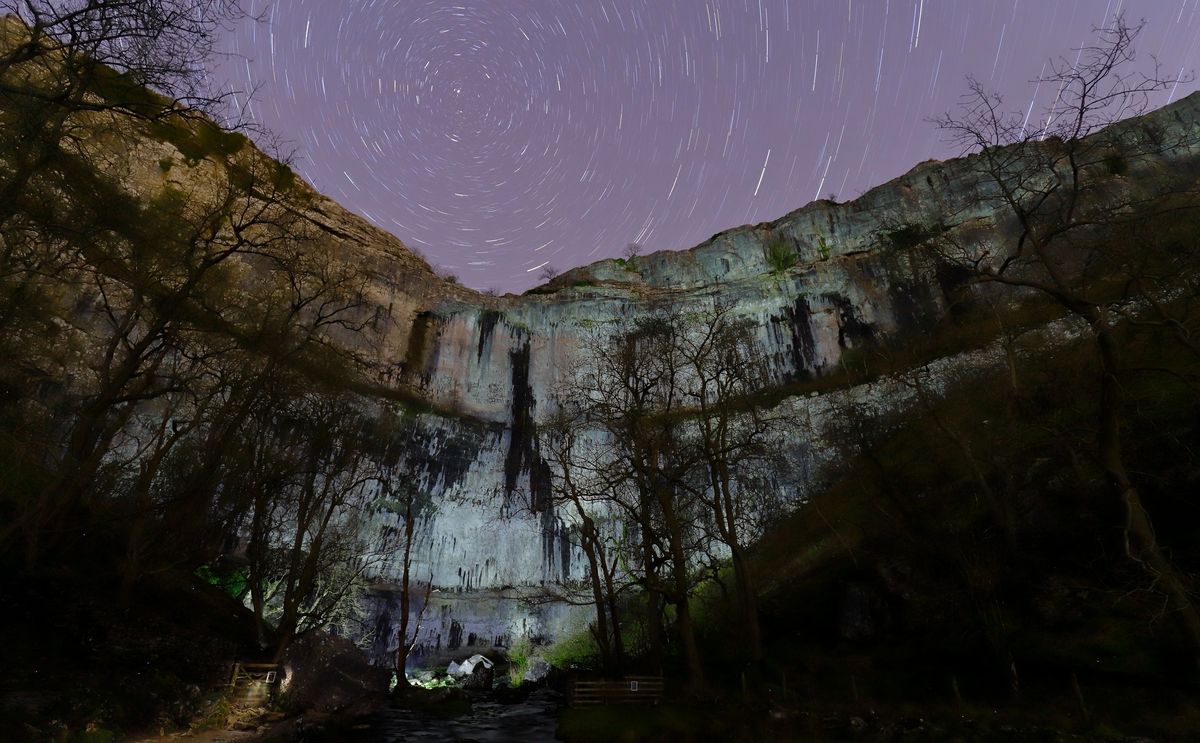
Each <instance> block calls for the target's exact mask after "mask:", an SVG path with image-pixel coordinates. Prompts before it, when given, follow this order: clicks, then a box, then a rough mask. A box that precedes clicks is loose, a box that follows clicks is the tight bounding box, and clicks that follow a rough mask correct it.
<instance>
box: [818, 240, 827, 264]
mask: <svg viewBox="0 0 1200 743" xmlns="http://www.w3.org/2000/svg"><path fill="white" fill-rule="evenodd" d="M817 250H818V251H819V252H820V253H821V260H823V261H827V260H829V244H828V243H826V242H825V236H824V235H817Z"/></svg>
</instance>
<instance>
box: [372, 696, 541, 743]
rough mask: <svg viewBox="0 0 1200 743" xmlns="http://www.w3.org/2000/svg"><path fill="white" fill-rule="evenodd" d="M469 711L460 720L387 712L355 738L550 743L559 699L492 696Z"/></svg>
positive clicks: (381, 742)
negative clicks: (506, 701)
mask: <svg viewBox="0 0 1200 743" xmlns="http://www.w3.org/2000/svg"><path fill="white" fill-rule="evenodd" d="M471 703H472V709H471V713H470V714H468V715H463V716H462V717H452V718H445V717H437V716H434V715H429V714H425V713H421V712H413V711H411V710H402V709H389V710H386V711H384V712H381V713H380V714H379V715H378V716H377V717H375V718H374V719H373V720H372V721H371V725H370V728H369V729H368V730H365V731H363V732H362V733H361V734H360V735H356V736H355V738H354V739H355V741H356V742H361V743H399V742H400V741H404V743H409V742H410V741H438V743H448V742H450V741H462V742H464V743H465V742H466V741H476V742H477V743H507V742H508V741H514V742H518V741H519V742H520V743H540V742H541V741H553V740H555V737H554V729H555V727H556V726H557V725H558V711H559V709H561V707H562V695H561V694H559V693H558V692H555V691H552V690H550V689H538V690H537V691H535V692H534V693H532V694H530V695H529V698H528V699H526V700H525V701H523V702H520V703H518V704H500V703H499V702H497V701H495V698H494V697H493V696H492V695H491V694H486V693H481V694H478V695H476V694H472V695H471Z"/></svg>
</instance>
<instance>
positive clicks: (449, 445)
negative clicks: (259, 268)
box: [85, 94, 1200, 659]
mask: <svg viewBox="0 0 1200 743" xmlns="http://www.w3.org/2000/svg"><path fill="white" fill-rule="evenodd" d="M1120 126H1123V127H1131V128H1133V129H1134V130H1135V131H1142V130H1145V131H1146V132H1150V133H1152V135H1153V136H1157V137H1162V138H1163V139H1166V140H1170V139H1171V135H1173V134H1183V133H1185V132H1186V133H1187V134H1189V136H1187V137H1185V138H1184V139H1186V140H1187V141H1189V142H1191V143H1192V145H1191V146H1190V147H1183V148H1168V149H1165V150H1164V151H1163V152H1162V154H1161V156H1159V157H1157V158H1155V159H1153V160H1149V161H1138V162H1135V163H1133V164H1132V165H1131V166H1130V168H1129V169H1128V171H1127V172H1124V173H1123V174H1122V175H1121V176H1116V177H1114V178H1113V179H1112V184H1111V185H1110V186H1109V188H1111V189H1113V190H1114V191H1116V192H1120V193H1122V194H1136V193H1137V192H1138V190H1139V189H1141V188H1143V187H1144V186H1143V182H1144V181H1146V180H1148V179H1152V178H1160V177H1162V176H1163V174H1164V173H1166V174H1175V175H1178V174H1180V173H1188V172H1192V171H1194V169H1195V167H1196V163H1197V161H1198V160H1200V149H1198V148H1197V147H1196V146H1195V142H1196V141H1197V140H1198V139H1200V136H1197V135H1200V94H1197V95H1193V96H1191V97H1189V98H1187V99H1185V100H1182V101H1179V102H1177V103H1175V104H1174V105H1172V106H1169V107H1167V108H1164V109H1162V110H1159V111H1156V112H1154V113H1152V114H1150V115H1148V116H1145V117H1142V118H1140V119H1136V120H1131V121H1130V122H1126V123H1124V124H1121V125H1120ZM1096 136H1103V133H1101V134H1100V135H1096ZM1147 136H1151V134H1148V135H1147ZM85 146H86V147H88V148H90V150H91V152H90V153H89V155H90V159H92V160H93V161H95V162H99V163H104V164H105V167H106V169H107V170H109V171H110V172H113V173H116V174H119V178H120V180H121V182H122V183H123V184H124V185H125V187H126V188H127V189H129V190H130V191H132V192H134V193H136V194H138V195H139V196H143V197H147V198H148V197H150V196H152V195H153V194H155V193H157V192H160V191H162V190H163V189H164V188H165V187H167V186H170V187H172V188H174V189H177V190H182V191H188V190H195V189H199V190H204V189H205V188H207V186H206V185H205V184H209V183H213V182H217V181H219V180H220V179H221V178H222V177H225V175H226V174H224V173H223V171H224V170H225V169H227V163H226V164H222V163H221V162H220V161H219V160H215V159H211V158H206V157H195V156H193V154H191V153H189V152H188V151H187V146H186V145H185V144H181V143H180V142H178V141H173V140H172V139H171V138H169V137H167V138H163V137H155V136H153V133H152V132H151V133H147V132H143V133H142V136H137V137H132V138H131V137H122V138H103V137H96V138H93V139H92V140H90V141H89V142H87V143H86V145H85ZM1047 146H1053V143H1048V144H1047ZM251 156H252V157H255V158H262V157H265V156H261V155H258V154H253V153H252V155H251ZM164 163H167V164H166V165H164ZM297 187H298V188H299V189H301V190H302V191H304V195H305V198H304V200H303V203H304V204H305V206H304V211H303V215H302V216H303V218H304V220H305V221H306V222H307V223H308V224H309V225H310V226H311V227H312V228H313V229H314V230H315V231H316V232H318V233H320V235H321V238H322V242H321V244H322V246H323V249H324V250H327V251H328V252H329V254H330V255H331V256H334V257H335V258H336V259H337V260H338V261H342V262H345V263H347V264H352V265H354V266H356V267H357V268H359V269H360V270H361V271H363V272H364V273H365V275H366V282H365V284H364V286H363V289H362V294H363V297H364V298H365V300H366V301H365V303H364V308H363V309H361V310H360V319H361V320H362V321H363V324H364V329H363V330H362V331H361V332H358V333H354V334H350V333H347V334H344V335H343V336H340V337H336V338H335V340H337V341H338V342H340V343H342V344H343V345H344V346H346V347H347V348H348V349H349V350H352V351H353V352H354V353H355V355H356V356H357V357H358V358H360V359H363V360H364V361H365V362H366V368H367V369H368V370H369V371H368V373H367V377H368V381H367V383H366V384H364V385H362V387H361V389H359V390H358V392H359V393H360V395H361V396H362V403H363V406H364V408H366V409H368V410H370V409H372V408H374V409H380V408H384V407H390V408H394V409H395V410H396V411H397V412H400V413H402V414H403V416H404V418H405V421H406V424H405V426H404V432H403V438H402V440H399V441H391V442H379V445H380V450H381V451H393V452H394V453H395V457H394V460H395V465H394V470H393V472H394V477H395V478H396V479H397V480H414V479H415V481H416V484H417V486H418V487H419V489H420V490H421V491H422V492H423V493H425V494H427V495H429V496H430V497H431V500H432V502H433V503H434V504H435V507H434V508H433V509H430V510H429V511H428V512H427V513H426V514H425V517H424V519H423V520H422V522H421V524H420V528H419V529H418V530H417V534H416V547H415V550H414V555H413V566H412V574H413V576H414V577H415V578H416V579H418V580H422V581H424V580H427V579H429V580H431V582H432V584H433V586H434V592H433V593H431V595H430V604H431V606H430V607H428V608H427V609H425V611H424V621H423V624H422V627H423V629H422V636H421V637H420V638H419V640H418V648H417V650H418V652H417V656H418V657H419V656H420V654H421V652H425V653H426V654H434V655H436V654H439V653H444V652H454V653H456V654H461V653H463V652H465V651H464V650H461V648H464V647H465V646H469V645H478V646H490V645H493V644H499V645H504V644H507V642H509V641H511V639H513V638H514V637H516V636H520V635H532V636H541V637H548V636H556V635H561V634H562V633H564V632H568V631H571V630H573V629H578V628H581V627H582V626H583V623H584V622H585V621H586V619H585V615H586V611H584V610H581V609H579V608H569V607H564V606H534V607H533V608H530V605H529V604H528V603H527V602H523V601H521V600H520V599H521V598H522V597H525V596H528V595H531V594H534V593H536V592H537V591H538V589H539V588H540V587H542V586H545V585H552V584H555V583H561V582H570V581H574V580H579V579H582V578H583V571H582V567H583V560H582V559H581V556H580V555H579V554H578V552H577V551H576V548H574V547H573V546H572V544H571V542H570V540H569V539H568V531H569V518H568V517H567V515H565V514H560V513H557V512H555V510H554V509H553V508H545V507H542V506H539V505H537V504H543V503H545V502H546V498H544V497H541V496H544V492H543V491H544V490H545V488H546V487H547V486H546V483H545V478H544V476H542V473H543V472H544V468H545V464H544V462H543V461H542V457H541V454H540V452H539V450H538V444H537V431H538V426H539V424H541V423H542V422H544V421H545V420H546V418H547V416H548V415H550V414H551V413H553V412H554V410H553V407H554V403H553V400H554V398H555V390H556V388H557V387H558V386H559V384H560V383H561V382H562V380H563V379H564V377H565V375H566V374H567V373H568V372H569V371H570V370H571V369H573V368H577V367H578V366H580V365H586V364H587V363H588V358H587V355H586V353H585V346H587V341H588V339H590V338H593V337H595V336H596V335H597V334H600V335H603V334H604V333H605V331H606V329H613V330H615V329H617V328H618V327H620V326H623V325H624V326H627V324H628V323H629V322H631V321H632V320H634V319H636V318H638V317H639V316H644V315H647V314H649V313H652V312H654V311H655V310H656V309H657V308H661V307H663V306H664V305H669V306H671V307H672V308H675V309H678V310H680V311H682V312H689V311H694V310H699V309H705V308H712V307H714V306H718V305H720V306H731V307H733V310H732V311H733V313H734V314H735V315H736V316H738V317H741V318H745V319H747V320H749V321H751V322H750V323H749V326H750V327H752V328H753V333H754V339H753V340H754V343H755V345H756V346H757V347H758V349H759V351H760V352H761V354H762V356H763V357H764V358H765V359H766V360H767V362H768V363H767V365H766V371H765V374H764V377H763V378H762V379H761V380H760V387H761V391H762V393H763V395H764V399H770V400H771V403H770V404H772V405H777V406H782V408H783V409H784V410H785V411H786V412H787V413H788V414H790V415H793V416H795V417H797V418H804V419H805V420H806V421H808V422H809V425H808V426H807V427H806V428H805V430H808V431H810V432H811V433H810V434H801V433H800V432H799V429H798V430H797V433H796V436H797V437H803V436H806V435H807V436H809V438H807V439H805V440H799V439H797V440H795V441H790V442H788V444H789V445H791V446H794V447H796V448H797V450H799V451H802V452H806V454H805V456H806V457H808V458H809V460H810V461H809V462H807V469H808V470H810V471H811V472H813V473H816V472H819V471H820V470H821V469H822V468H824V467H827V466H830V465H832V464H836V463H831V462H828V461H826V460H827V458H826V457H825V456H823V454H822V446H821V431H822V429H823V428H824V421H825V420H826V418H827V417H828V416H830V415H831V412H830V411H834V410H836V409H837V408H838V406H839V405H842V404H844V400H845V399H846V398H848V397H853V398H854V399H855V400H856V401H859V402H862V401H866V402H867V403H869V404H871V405H876V406H880V407H883V408H902V407H903V405H904V404H905V398H906V393H905V392H904V390H903V389H902V388H901V387H900V386H897V385H893V384H889V382H888V380H886V379H882V380H878V381H876V382H873V383H871V384H870V385H865V386H863V387H861V388H857V389H854V388H851V387H849V386H847V383H846V381H845V380H846V376H845V374H844V370H843V362H845V361H846V360H847V359H849V358H853V357H854V356H855V355H856V354H858V355H862V354H866V353H870V352H874V351H885V350H888V349H891V350H893V351H894V350H895V349H904V350H905V351H906V352H907V353H909V357H910V358H911V359H913V360H912V361H911V363H920V364H931V365H932V366H933V368H934V370H935V371H938V370H949V369H972V368H981V367H984V366H987V365H989V364H991V363H993V361H994V359H993V357H992V354H991V352H990V351H989V350H988V340H989V339H988V338H987V337H980V333H982V332H984V331H982V330H981V331H979V332H976V333H975V334H974V336H973V337H972V340H971V342H970V343H966V342H963V341H962V340H961V339H960V340H957V341H955V340H953V338H957V337H959V336H955V335H954V334H952V333H950V334H947V333H945V332H944V331H945V330H946V329H947V327H949V326H952V325H954V323H955V320H954V313H955V312H957V311H958V309H957V307H958V306H959V304H961V303H959V304H954V302H955V301H957V299H960V295H961V294H962V292H963V291H966V293H967V295H968V296H972V295H973V296H979V297H981V296H982V295H983V294H984V289H982V288H979V287H974V288H972V287H969V286H968V285H967V277H966V276H965V274H964V273H963V272H961V271H956V270H954V269H953V268H951V267H948V266H947V265H946V264H944V263H941V262H939V261H937V260H935V259H934V256H932V255H931V254H930V253H929V251H923V250H921V249H920V247H921V245H922V243H923V242H924V241H926V240H927V239H928V238H929V237H931V236H932V235H935V234H946V233H949V234H953V235H954V236H955V237H956V239H957V240H958V242H959V243H960V244H967V245H970V246H971V247H972V249H973V250H975V251H978V252H984V251H986V250H987V249H988V246H989V245H990V244H993V243H996V242H999V241H1000V240H1002V239H1003V238H1004V236H1005V235H1007V234H1011V233H1012V231H1013V230H1014V226H1013V225H1012V224H1009V223H1007V222H1006V221H1005V220H1004V219H1002V218H999V217H997V216H996V215H997V214H998V213H999V212H998V211H997V199H996V194H995V193H993V192H990V191H989V190H988V189H987V187H985V186H984V185H982V184H981V180H980V178H979V175H978V172H977V169H976V167H975V162H974V161H973V159H972V158H966V159H959V160H953V161H949V162H927V163H923V164H921V165H918V166H917V167H916V168H914V169H913V170H912V171H910V172H909V173H907V174H905V175H904V176H901V177H900V178H897V179H895V180H893V181H891V182H890V183H887V184H885V185H883V186H880V187H878V188H876V189H873V190H872V191H870V192H868V193H867V194H865V195H863V196H862V197H860V198H859V199H857V200H855V201H853V202H849V203H845V204H837V203H833V202H829V201H819V202H814V203H812V204H809V205H807V206H805V207H803V208H801V209H798V210H797V211H795V212H792V213H790V214H787V215H785V216H783V217H781V218H780V219H778V220H776V221H774V222H770V223H764V224H759V225H753V226H745V227H739V228H736V229H733V230H729V231H727V232H724V233H721V234H719V235H716V236H714V237H713V238H712V239H710V240H709V241H707V242H706V243H704V244H702V245H700V246H697V247H695V248H693V249H691V250H688V251H681V252H659V253H653V254H650V255H646V256H639V257H637V258H635V259H632V260H630V261H628V262H624V261H613V260H609V261H601V262H599V263H595V264H593V265H590V266H585V267H581V268H576V269H572V270H570V271H568V272H566V273H564V274H563V275H561V276H559V277H557V278H555V279H554V280H553V281H551V282H550V283H549V284H547V285H546V286H543V287H539V288H538V289H535V290H533V291H531V292H528V293H526V294H525V295H523V296H519V297H518V296H511V295H509V296H504V297H491V296H484V295H480V294H478V293H476V292H473V291H471V290H469V289H465V288H463V287H460V286H457V285H454V284H451V283H447V282H446V281H443V280H442V279H440V278H438V277H437V276H436V275H435V274H434V273H433V272H432V270H430V268H429V266H428V265H427V264H425V262H424V261H422V260H421V259H419V258H418V257H417V256H415V255H414V254H413V253H412V252H411V251H409V250H408V249H407V248H406V247H405V246H404V245H403V244H402V243H401V242H400V241H399V240H397V239H396V238H395V237H393V236H391V235H388V234H386V233H384V232H382V231H380V230H378V229H376V228H374V227H372V226H370V225H369V224H367V223H366V222H365V221H364V220H363V219H361V218H359V217H357V216H355V215H352V214H350V213H349V212H347V211H346V210H344V209H342V208H341V207H340V206H338V205H337V204H335V203H334V202H332V201H330V200H329V199H326V198H324V197H322V196H320V195H319V194H316V193H315V192H312V191H311V189H309V188H308V187H307V186H304V185H303V184H298V186H297ZM778 245H783V246H785V247H786V248H788V249H790V250H791V251H794V253H795V260H794V262H792V261H788V262H787V264H785V265H780V264H779V263H778V262H776V263H775V265H772V261H771V260H769V259H768V257H767V253H768V252H769V251H768V247H769V246H778ZM952 298H953V299H952ZM952 304H954V306H952ZM960 335H961V334H960ZM943 336H945V337H944V338H943ZM931 339H932V340H931ZM937 339H941V340H938V342H933V340H937ZM947 339H949V340H947ZM914 349H915V352H914ZM791 495H792V497H794V498H797V499H799V498H801V497H802V496H803V494H802V493H792V494H791ZM375 518H376V519H377V521H378V522H381V523H383V524H384V525H388V524H394V522H395V519H396V518H397V517H396V516H395V515H394V514H392V513H389V512H388V511H386V510H381V511H380V512H379V513H378V514H377V515H376V517H375ZM400 567H401V565H400V556H399V555H396V556H394V557H393V558H391V559H389V560H388V561H387V564H386V565H385V568H384V570H383V571H382V574H381V575H380V576H378V577H379V583H380V587H379V590H378V591H375V592H373V593H372V594H371V595H370V596H369V597H367V598H366V599H365V600H364V610H365V611H367V612H369V613H370V614H371V615H372V616H371V617H370V618H369V621H368V626H371V627H373V628H374V630H375V635H376V637H377V638H390V637H394V634H395V633H394V630H393V626H394V625H395V623H396V612H397V604H396V602H395V600H394V597H393V596H392V595H391V594H390V593H389V591H388V585H389V584H394V582H395V581H397V580H399V577H400ZM387 651H388V648H387V647H386V642H384V641H383V640H382V639H381V640H378V641H377V647H376V652H377V654H378V655H379V657H380V658H381V659H382V658H384V657H385V656H386V654H387Z"/></svg>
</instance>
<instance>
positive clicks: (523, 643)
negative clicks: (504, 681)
mask: <svg viewBox="0 0 1200 743" xmlns="http://www.w3.org/2000/svg"><path fill="white" fill-rule="evenodd" d="M532 654H533V644H532V643H531V642H529V638H528V637H521V638H518V639H517V640H516V641H514V642H513V644H512V645H511V646H510V647H509V648H508V653H506V655H507V657H508V678H509V681H510V683H512V685H513V686H518V685H520V683H521V682H522V681H524V680H525V671H526V670H528V668H529V656H530V655H532Z"/></svg>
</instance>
